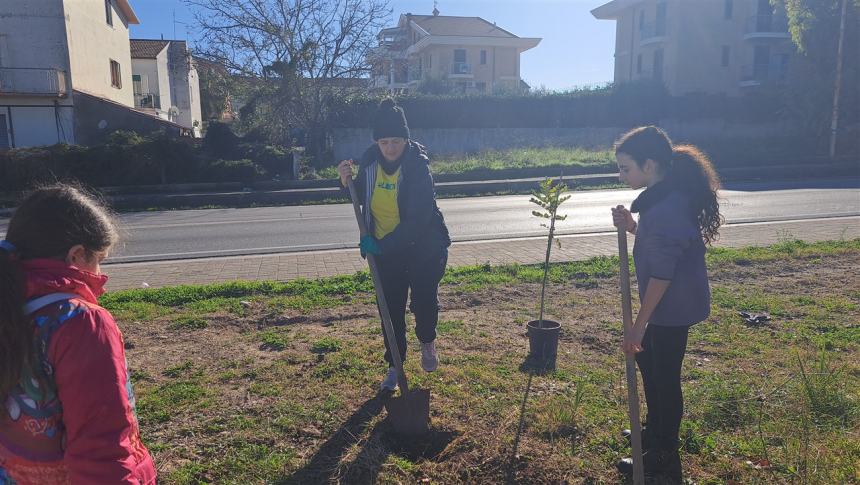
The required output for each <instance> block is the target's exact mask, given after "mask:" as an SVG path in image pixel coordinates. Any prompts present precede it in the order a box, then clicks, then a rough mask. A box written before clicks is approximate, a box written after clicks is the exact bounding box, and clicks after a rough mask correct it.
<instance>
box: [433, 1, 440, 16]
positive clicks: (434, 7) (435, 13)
mask: <svg viewBox="0 0 860 485" xmlns="http://www.w3.org/2000/svg"><path fill="white" fill-rule="evenodd" d="M437 7H438V2H435V1H434V2H433V16H434V17H438V16H439V8H437Z"/></svg>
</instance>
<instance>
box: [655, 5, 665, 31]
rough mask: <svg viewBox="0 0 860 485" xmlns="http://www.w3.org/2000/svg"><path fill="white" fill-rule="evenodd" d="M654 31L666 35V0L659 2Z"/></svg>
mask: <svg viewBox="0 0 860 485" xmlns="http://www.w3.org/2000/svg"><path fill="white" fill-rule="evenodd" d="M654 33H655V34H657V35H658V36H659V35H666V2H661V3H658V4H657V20H656V21H655V23H654Z"/></svg>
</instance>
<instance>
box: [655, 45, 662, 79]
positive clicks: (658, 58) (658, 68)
mask: <svg viewBox="0 0 860 485" xmlns="http://www.w3.org/2000/svg"><path fill="white" fill-rule="evenodd" d="M653 71H654V72H653V76H654V79H656V80H658V81H662V80H663V49H657V50H656V51H654V70H653Z"/></svg>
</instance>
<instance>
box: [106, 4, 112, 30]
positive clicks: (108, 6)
mask: <svg viewBox="0 0 860 485" xmlns="http://www.w3.org/2000/svg"><path fill="white" fill-rule="evenodd" d="M110 2H111V0H105V20H107V24H108V25H110V26H111V27H113V7H112V6H111V4H110Z"/></svg>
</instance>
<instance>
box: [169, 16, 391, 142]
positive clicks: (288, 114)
mask: <svg viewBox="0 0 860 485" xmlns="http://www.w3.org/2000/svg"><path fill="white" fill-rule="evenodd" d="M184 1H185V3H186V4H187V5H188V6H189V7H191V9H192V10H193V11H194V14H195V18H196V19H197V22H198V24H199V28H200V33H201V38H200V43H199V49H200V50H201V54H202V55H203V56H205V57H208V58H210V59H213V60H218V61H219V62H222V63H224V65H225V66H226V67H227V68H228V69H229V70H230V71H232V72H234V73H236V74H238V75H241V76H246V77H253V78H261V79H263V80H267V81H269V82H263V83H259V86H260V89H259V90H257V93H256V96H252V97H251V99H250V100H248V101H249V102H248V107H247V109H246V111H250V110H257V111H258V113H259V112H262V113H263V114H264V117H267V118H269V122H270V123H272V124H273V126H274V125H278V124H280V129H281V130H283V129H286V127H288V126H291V125H299V126H302V127H303V128H305V130H307V133H308V134H309V138H310V139H309V140H307V141H308V143H309V144H310V145H311V146H309V149H310V150H311V151H314V152H319V151H321V150H322V148H323V146H321V145H324V138H325V128H326V126H325V125H326V122H327V118H328V114H329V113H328V107H329V106H330V105H331V100H333V99H336V98H337V97H338V96H341V95H343V90H344V89H345V81H342V80H345V79H350V80H353V79H355V78H363V77H366V75H367V73H368V72H369V70H370V66H369V64H368V63H367V55H368V53H369V52H370V50H371V49H373V48H374V47H376V46H377V45H378V43H377V39H376V35H377V33H378V32H379V30H381V29H382V28H383V27H384V26H385V22H386V21H387V20H388V19H389V18H390V16H391V9H390V8H389V6H388V0H184Z"/></svg>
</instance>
